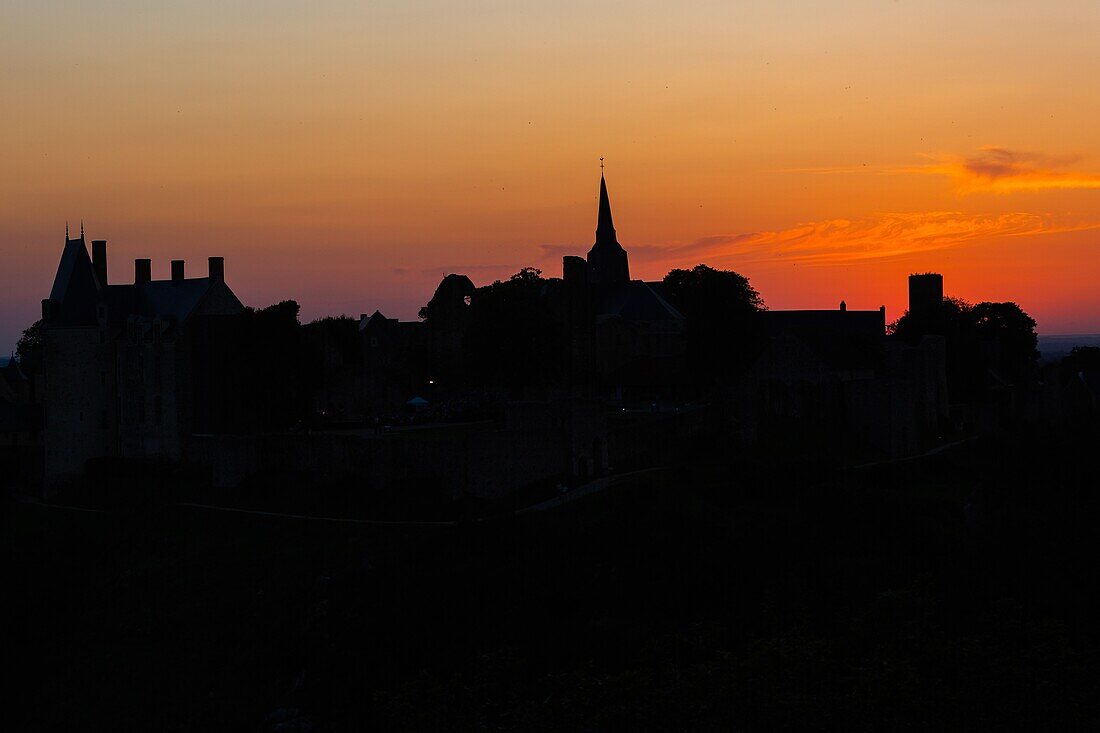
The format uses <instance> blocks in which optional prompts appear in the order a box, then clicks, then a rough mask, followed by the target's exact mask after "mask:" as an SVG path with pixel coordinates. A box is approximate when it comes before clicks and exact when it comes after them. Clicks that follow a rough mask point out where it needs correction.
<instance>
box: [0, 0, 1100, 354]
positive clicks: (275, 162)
mask: <svg viewBox="0 0 1100 733" xmlns="http://www.w3.org/2000/svg"><path fill="white" fill-rule="evenodd" d="M1098 38H1100V3H1098V2H1096V0H1089V1H1085V0H1081V1H1080V2H1077V1H1067V2H1053V1H1051V0H1047V1H1046V2H1041V3H1040V2H1017V1H1015V0H997V1H996V2H966V3H959V2H949V1H947V0H925V1H924V2H914V1H913V0H893V1H891V0H860V1H849V2H825V1H824V0H813V1H811V0H798V1H797V2H793V1H785V0H771V1H770V2H758V3H747V2H731V1H730V0H723V1H720V2H719V1H714V2H711V1H707V2H681V3H671V2H669V3H658V2H649V1H647V0H631V1H630V2H594V1H593V0H585V2H573V0H558V1H557V2H518V1H517V0H497V1H494V2H484V1H480V0H470V1H468V2H462V3H458V2H410V1H408V0H405V1H404V2H391V1H389V0H386V1H384V2H377V1H376V2H363V1H358V2H351V1H350V0H347V1H336V0H314V1H312V2H288V1H286V0H263V1H262V2H261V1H259V0H248V1H241V2H233V3H228V2H225V1H224V0H218V1H213V0H191V1H190V2H186V3H184V2H176V3H168V2H133V1H126V0H113V1H106V2H98V3H88V2H77V1H76V0H70V1H67V2H51V1H49V0H34V1H33V2H32V1H24V0H5V1H4V2H3V3H2V4H0V140H2V146H0V258H2V259H0V262H2V263H3V264H2V265H0V286H2V287H0V348H4V349H5V350H7V349H10V348H11V347H12V346H14V343H15V340H16V339H17V337H18V334H19V332H20V331H21V329H22V328H24V327H25V326H27V325H29V324H30V323H31V322H33V321H34V320H35V319H36V318H37V317H38V314H39V310H40V304H39V303H40V301H41V299H42V298H44V297H46V295H47V294H48V292H49V289H50V285H51V282H52V279H53V275H54V271H55V270H56V267H57V261H58V258H59V256H60V254H61V248H62V245H63V237H64V226H65V222H66V220H67V221H68V222H69V223H70V226H72V227H73V228H74V230H75V229H77V228H78V227H79V224H78V222H79V220H80V219H81V218H83V219H84V220H85V224H86V227H87V234H88V238H89V239H92V238H96V239H99V238H103V239H107V240H108V242H109V244H108V251H109V261H110V272H111V281H112V282H129V281H132V278H133V259H134V258H135V257H151V258H153V273H154V277H167V275H168V268H169V260H170V259H173V258H182V259H186V260H187V266H188V274H189V275H192V276H198V275H202V274H205V271H206V264H205V263H206V257H207V256H209V255H223V256H224V257H225V258H226V277H227V280H228V282H229V283H230V285H231V286H232V287H233V288H234V290H235V291H236V292H237V294H238V295H239V296H240V297H241V299H242V300H243V301H244V302H245V303H247V304H249V305H256V306H263V305H268V304H270V303H273V302H276V301H278V300H282V299H286V298H294V299H296V300H298V301H299V302H300V303H301V304H302V315H303V319H304V320H309V319H312V318H315V317H318V316H322V315H332V314H340V313H346V314H351V315H358V314H359V313H361V312H371V311H373V310H374V309H376V308H380V309H381V310H382V311H383V312H384V313H386V314H387V315H391V316H400V317H403V318H414V317H415V314H416V311H417V309H418V308H419V306H421V305H423V304H424V303H425V302H426V301H427V300H428V298H430V296H431V293H432V290H433V289H434V286H435V284H436V283H437V282H438V280H439V278H440V277H441V276H442V275H443V274H445V273H449V272H463V273H466V274H468V275H470V277H471V278H472V279H473V280H474V281H475V283H477V284H482V283H486V282H490V281H492V280H493V279H497V278H503V277H506V276H508V275H509V274H511V273H513V272H515V271H516V270H518V269H519V268H520V267H523V266H526V265H534V266H537V267H541V268H542V269H543V270H544V272H545V273H546V274H548V275H553V276H559V275H560V270H561V256H562V254H565V253H576V254H584V253H585V252H586V251H587V249H588V248H589V247H590V246H591V244H592V242H593V239H594V229H595V226H596V201H597V194H598V186H599V157H600V156H601V155H603V156H606V162H607V182H608V188H609V190H610V194H611V202H612V207H613V210H614V215H615V224H616V227H617V229H618V235H619V241H620V242H621V243H622V244H623V246H624V247H626V249H627V250H628V252H629V253H630V258H631V270H632V274H633V275H634V277H643V278H647V279H648V278H659V277H661V276H662V275H663V274H664V273H665V272H667V271H668V269H669V268H671V267H677V266H681V267H682V266H690V265H694V264H696V263H699V262H705V263H707V264H710V265H712V266H715V267H723V268H731V269H735V270H737V271H739V272H741V273H742V274H744V275H746V276H748V277H749V278H750V279H751V281H752V282H753V284H754V285H755V286H756V287H757V288H758V289H759V290H760V291H761V293H762V294H763V296H764V298H765V300H766V301H767V303H768V305H769V307H771V308H773V309H782V308H817V307H820V308H832V307H835V306H836V305H837V304H838V303H839V301H840V300H841V299H844V300H846V301H847V303H848V305H849V307H851V308H877V307H878V306H879V305H883V304H885V305H886V307H887V315H888V318H889V319H890V320H893V319H894V318H896V317H897V316H899V315H901V313H902V312H903V310H904V308H905V305H906V292H905V287H906V285H905V276H906V275H907V274H908V273H910V272H917V271H926V270H935V271H939V272H942V273H943V274H944V277H945V288H946V290H947V292H948V294H950V295H955V296H959V297H963V298H966V299H968V300H972V301H978V300H1015V301H1017V302H1018V303H1020V304H1021V306H1023V308H1024V309H1025V310H1027V311H1028V312H1030V313H1031V314H1032V315H1033V316H1034V317H1035V318H1036V319H1037V320H1038V322H1039V330H1040V332H1041V333H1047V334H1057V333H1074V332H1076V333H1082V332H1090V333H1095V332H1100V46H1098V42H1097V39H1098Z"/></svg>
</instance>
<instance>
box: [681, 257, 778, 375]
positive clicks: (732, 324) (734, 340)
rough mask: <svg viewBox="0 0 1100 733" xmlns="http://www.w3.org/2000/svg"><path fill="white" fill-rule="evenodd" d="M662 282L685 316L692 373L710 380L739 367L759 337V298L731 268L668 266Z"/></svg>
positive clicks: (751, 353)
mask: <svg viewBox="0 0 1100 733" xmlns="http://www.w3.org/2000/svg"><path fill="white" fill-rule="evenodd" d="M663 283H664V286H665V289H666V292H667V293H668V295H669V296H670V298H671V300H672V301H673V303H674V304H675V305H676V307H677V308H679V309H680V311H681V312H682V313H683V314H684V316H686V317H687V338H688V359H689V362H690V364H691V368H692V371H693V373H694V375H695V377H696V379H698V380H701V381H702V382H704V383H709V382H711V381H713V380H714V379H716V378H720V376H721V375H723V374H729V373H731V372H732V371H736V370H738V369H741V368H744V367H745V366H747V365H748V364H749V362H750V361H751V360H752V357H753V356H754V355H755V354H756V353H757V351H758V349H759V346H760V344H761V343H762V341H763V332H762V330H761V324H760V319H759V318H758V315H759V313H760V311H763V310H765V309H766V307H767V306H765V304H764V299H763V298H762V297H761V296H760V293H759V292H757V291H756V289H755V288H754V287H752V285H751V284H750V283H749V279H748V278H747V277H745V276H744V275H741V274H740V273H737V272H734V271H732V270H717V269H715V268H713V267H708V266H707V265H696V266H695V267H693V268H692V269H690V270H680V269H676V270H671V271H670V272H669V273H668V274H667V275H665V277H664V281H663Z"/></svg>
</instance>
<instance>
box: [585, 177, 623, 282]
mask: <svg viewBox="0 0 1100 733" xmlns="http://www.w3.org/2000/svg"><path fill="white" fill-rule="evenodd" d="M588 278H589V282H591V283H592V284H594V285H612V284H616V283H624V282H627V281H629V280H630V265H629V263H628V262H627V256H626V250H625V249H623V247H622V245H620V244H619V242H618V240H617V239H616V238H615V224H614V223H613V222H612V220H611V199H610V197H609V196H608V195H607V181H606V180H605V179H604V177H603V173H601V174H600V210H599V214H598V216H597V218H596V243H595V244H593V245H592V249H590V250H588Z"/></svg>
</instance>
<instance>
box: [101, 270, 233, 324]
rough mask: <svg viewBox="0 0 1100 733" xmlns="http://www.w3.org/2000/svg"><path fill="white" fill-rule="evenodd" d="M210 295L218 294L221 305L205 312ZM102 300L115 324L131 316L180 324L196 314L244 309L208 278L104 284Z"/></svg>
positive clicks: (226, 290) (220, 286)
mask: <svg viewBox="0 0 1100 733" xmlns="http://www.w3.org/2000/svg"><path fill="white" fill-rule="evenodd" d="M214 294H217V295H219V296H220V299H221V300H222V301H223V302H222V303H221V304H220V305H217V306H215V307H213V308H211V309H208V308H207V307H206V302H207V300H208V296H211V295H214ZM103 299H104V301H105V302H106V303H107V306H108V308H109V312H110V316H109V317H110V319H111V321H112V322H115V323H121V322H123V321H125V319H126V318H127V317H129V316H132V315H133V316H144V317H146V318H164V319H171V320H173V321H175V323H176V324H179V325H182V324H183V323H185V322H186V321H187V319H188V318H190V317H191V316H192V315H195V314H197V313H200V312H206V311H207V310H210V312H212V313H237V312H239V311H240V310H241V309H242V308H243V307H244V306H242V305H241V302H240V301H239V300H237V296H236V295H234V294H233V291H232V290H230V289H229V288H228V287H227V286H226V285H225V284H224V283H223V282H222V281H221V280H211V279H210V278H208V277H196V278H189V279H186V280H151V281H149V282H144V283H131V284H129V285H108V286H107V288H106V290H105V292H104V298H103Z"/></svg>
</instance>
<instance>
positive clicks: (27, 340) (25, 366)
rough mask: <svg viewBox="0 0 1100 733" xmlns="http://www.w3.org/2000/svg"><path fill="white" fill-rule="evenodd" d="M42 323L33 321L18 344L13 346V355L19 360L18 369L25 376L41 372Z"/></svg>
mask: <svg viewBox="0 0 1100 733" xmlns="http://www.w3.org/2000/svg"><path fill="white" fill-rule="evenodd" d="M42 350H43V337H42V321H35V322H34V323H32V324H31V325H30V326H28V327H27V328H26V329H25V330H24V331H23V335H22V336H20V337H19V342H18V343H17V344H16V345H15V355H16V357H17V358H18V359H19V367H20V368H21V369H22V370H23V373H24V374H26V375H27V376H31V375H33V374H39V373H41V371H42Z"/></svg>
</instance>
